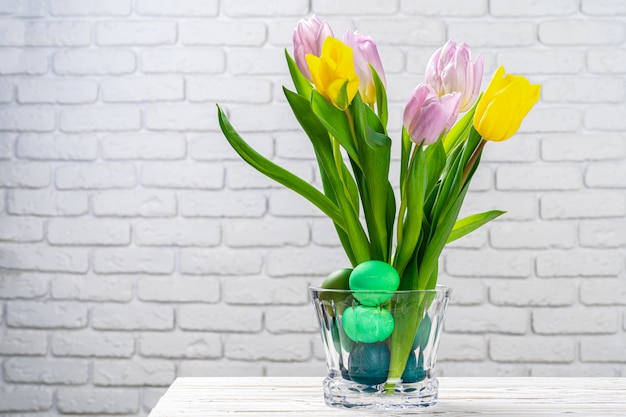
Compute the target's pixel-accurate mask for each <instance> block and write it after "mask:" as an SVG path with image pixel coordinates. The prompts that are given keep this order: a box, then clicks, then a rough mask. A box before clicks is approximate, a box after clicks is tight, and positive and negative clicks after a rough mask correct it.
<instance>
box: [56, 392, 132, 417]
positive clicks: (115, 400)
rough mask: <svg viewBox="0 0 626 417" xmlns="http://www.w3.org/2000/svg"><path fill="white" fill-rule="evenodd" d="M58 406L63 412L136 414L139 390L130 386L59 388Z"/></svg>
mask: <svg viewBox="0 0 626 417" xmlns="http://www.w3.org/2000/svg"><path fill="white" fill-rule="evenodd" d="M57 408H58V409H59V411H60V412H62V413H71V414H78V413H85V414H95V413H102V414H135V413H137V412H138V411H139V391H138V390H131V389H128V388H125V389H121V388H92V387H87V388H59V390H58V392H57Z"/></svg>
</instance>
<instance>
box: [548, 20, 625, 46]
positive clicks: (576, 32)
mask: <svg viewBox="0 0 626 417" xmlns="http://www.w3.org/2000/svg"><path fill="white" fill-rule="evenodd" d="M588 33H593V36H588V35H587V34H588ZM538 36H539V41H540V42H541V43H544V44H546V45H575V46H580V45H605V44H618V43H621V42H622V41H623V40H624V25H623V22H620V21H617V20H613V21H611V20H581V19H570V20H551V21H546V22H541V23H540V24H539V30H538Z"/></svg>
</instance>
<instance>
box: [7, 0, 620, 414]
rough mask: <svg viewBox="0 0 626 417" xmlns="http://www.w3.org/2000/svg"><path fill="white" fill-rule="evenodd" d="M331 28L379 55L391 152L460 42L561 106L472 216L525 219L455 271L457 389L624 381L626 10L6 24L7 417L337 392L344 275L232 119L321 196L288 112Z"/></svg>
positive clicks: (66, 10)
mask: <svg viewBox="0 0 626 417" xmlns="http://www.w3.org/2000/svg"><path fill="white" fill-rule="evenodd" d="M312 13H317V14H319V15H320V16H321V17H323V18H325V19H328V20H329V21H330V22H331V24H332V25H333V27H334V28H335V33H337V34H340V33H341V32H342V31H343V29H344V28H350V29H359V30H360V31H361V32H364V33H368V34H371V35H372V36H373V37H374V38H375V39H376V40H377V41H378V43H379V50H380V53H381V55H382V56H383V60H384V62H385V68H386V73H387V79H388V90H389V95H390V100H391V110H392V114H391V129H392V131H393V132H397V131H398V127H399V125H398V124H399V121H400V120H401V117H400V116H401V111H402V106H403V103H404V101H405V100H406V97H407V95H408V94H409V91H410V89H412V88H413V87H414V86H415V85H416V84H417V83H418V82H419V81H420V80H421V78H422V75H423V72H424V69H425V66H426V62H427V60H428V58H429V56H430V54H432V52H433V51H434V50H435V49H436V48H437V47H438V46H440V45H441V44H442V43H443V42H444V41H445V40H446V39H448V38H455V39H456V40H457V41H466V42H468V43H470V44H471V45H472V46H473V47H474V50H475V51H476V52H478V51H482V52H483V53H484V54H485V66H486V68H487V71H489V72H491V71H493V70H494V69H495V68H496V66H497V65H500V64H503V65H505V66H506V68H507V70H509V71H513V72H519V73H522V74H525V75H527V76H528V77H529V78H530V79H531V80H532V81H533V82H540V83H542V84H543V92H542V100H541V102H540V103H539V104H538V105H537V106H536V108H535V109H534V110H533V111H532V113H531V114H530V115H529V117H528V119H527V121H526V122H525V123H524V125H523V126H522V129H521V131H520V133H519V134H518V135H517V136H516V137H515V138H513V139H512V140H510V141H508V142H505V143H501V144H489V145H488V147H487V149H486V151H485V154H484V158H483V164H482V167H481V170H480V171H479V172H478V174H477V176H476V181H475V183H474V184H473V186H472V189H471V192H470V194H469V196H468V198H467V200H466V205H465V207H464V209H463V213H465V214H470V213H472V212H476V211H483V210H488V209H495V208H498V209H503V210H507V211H508V213H507V214H506V215H504V216H502V217H501V218H500V219H498V220H496V221H495V222H494V223H493V224H491V225H489V226H488V227H486V228H484V229H483V230H480V231H478V232H476V233H475V234H473V235H471V236H468V237H466V238H464V239H462V240H460V241H458V242H455V243H454V245H452V246H451V247H450V248H449V249H447V250H446V252H445V253H444V255H443V257H442V259H441V268H440V271H441V277H440V282H441V283H443V284H449V285H451V286H453V287H454V289H455V291H454V294H453V303H452V305H451V306H450V310H449V316H448V318H447V322H446V324H445V331H446V335H445V336H444V338H443V340H442V344H441V351H440V362H439V367H440V373H441V374H443V375H448V376H451V375H464V376H479V375H533V376H555V375H564V376H572V375H573V376H626V368H625V367H624V362H625V361H626V342H625V340H626V136H625V135H624V131H625V130H626V78H625V77H626V52H625V47H626V2H624V1H623V0H550V1H534V0H439V1H430V0H389V1H379V0H367V1H365V0H350V1H336V0H290V1H283V2H261V1H255V0H0V268H1V271H0V415H4V414H5V413H7V414H8V413H11V415H17V413H20V415H22V414H21V413H28V415H32V416H43V415H47V416H48V415H58V414H80V415H86V414H97V415H107V414H123V415H147V413H148V412H149V410H150V409H151V407H153V406H154V404H155V402H156V400H157V399H158V397H159V396H160V395H161V394H162V393H163V390H164V388H165V387H166V386H167V385H168V384H169V383H170V382H171V381H172V380H173V379H174V378H175V377H176V376H218V375H232V376H234V375H239V376H246V375H320V374H322V373H323V372H324V365H323V360H324V354H323V351H322V349H321V342H320V340H319V336H318V335H317V333H316V324H315V320H314V317H313V308H312V307H311V306H310V305H309V301H308V294H307V286H308V285H309V284H310V283H319V282H320V280H321V279H322V277H323V276H324V275H325V274H326V273H328V272H330V271H331V270H333V269H335V268H339V267H345V266H347V261H346V258H345V255H343V253H342V252H341V249H340V247H339V243H338V240H337V238H336V236H335V232H334V229H333V227H332V225H331V223H330V222H329V221H328V220H327V219H325V218H324V217H323V216H322V215H321V213H320V212H319V211H318V210H317V209H316V208H314V207H312V206H311V205H310V204H309V203H308V202H306V201H305V200H303V199H302V198H301V197H299V196H296V195H294V194H292V193H291V192H289V191H285V190H283V189H282V188H281V187H280V186H277V185H276V184H274V183H272V182H271V181H269V180H267V179H266V178H264V177H263V176H261V175H259V174H257V173H256V172H254V171H253V170H252V169H250V168H249V167H247V166H246V165H245V164H243V163H242V162H241V161H240V159H239V157H238V156H237V155H236V154H235V153H234V152H233V151H232V150H231V149H230V148H229V146H228V144H227V142H226V140H225V139H224V138H223V137H222V136H221V134H220V132H219V128H218V124H217V117H216V109H215V106H214V103H216V102H219V103H221V104H222V105H223V106H224V108H225V109H226V111H227V112H228V114H229V115H230V116H231V118H232V121H233V123H234V124H235V126H236V127H238V128H239V130H240V131H241V132H244V137H245V138H246V139H247V140H248V141H249V142H250V143H251V144H252V145H253V146H254V147H255V148H256V149H257V150H258V151H259V152H260V153H262V154H264V155H266V156H267V157H268V158H271V159H273V160H275V161H276V162H278V163H280V164H281V165H284V166H286V167H288V168H289V169H290V170H292V171H293V172H296V173H297V174H298V175H300V176H302V177H303V178H304V179H305V180H306V181H309V182H311V183H314V184H319V182H320V181H319V177H318V175H317V173H316V172H317V171H316V168H315V164H314V158H313V153H312V149H311V146H310V144H309V143H308V141H307V139H306V137H305V136H304V135H303V134H302V132H301V131H300V130H299V129H298V125H297V123H296V121H295V119H294V118H293V116H292V115H291V113H290V111H289V109H288V106H287V105H286V103H285V100H284V97H283V96H282V91H281V85H283V84H286V85H289V78H288V72H287V67H286V65H285V63H284V56H283V48H285V47H287V48H290V40H291V30H292V28H293V27H294V26H295V25H296V24H297V22H298V20H299V19H300V18H303V17H307V16H309V15H310V14H312ZM489 77H490V74H486V75H485V81H487V80H488V79H489ZM394 155H395V156H396V157H397V155H399V153H398V152H397V149H396V150H394ZM392 168H393V169H392V172H397V167H392ZM392 181H393V182H394V183H397V180H396V179H392Z"/></svg>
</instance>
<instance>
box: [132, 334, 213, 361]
mask: <svg viewBox="0 0 626 417" xmlns="http://www.w3.org/2000/svg"><path fill="white" fill-rule="evenodd" d="M139 352H140V353H141V355H142V356H146V357H157V358H178V359H180V358H185V359H215V358H219V357H221V356H222V342H221V338H220V335H219V334H207V333H195V332H193V333H192V332H184V333H142V334H141V336H140V337H139Z"/></svg>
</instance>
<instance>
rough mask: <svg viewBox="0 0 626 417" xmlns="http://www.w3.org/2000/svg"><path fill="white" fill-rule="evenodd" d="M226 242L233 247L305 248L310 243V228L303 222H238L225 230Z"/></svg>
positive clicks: (227, 226)
mask: <svg viewBox="0 0 626 417" xmlns="http://www.w3.org/2000/svg"><path fill="white" fill-rule="evenodd" d="M224 233H225V241H226V244H227V245H228V246H232V247H252V246H285V245H295V246H304V245H306V244H308V243H309V226H308V224H307V223H306V222H303V221H302V220H295V219H294V220H292V219H265V220H264V221H262V222H259V221H255V220H244V219H242V220H237V221H232V222H228V223H226V224H225V228H224Z"/></svg>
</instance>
